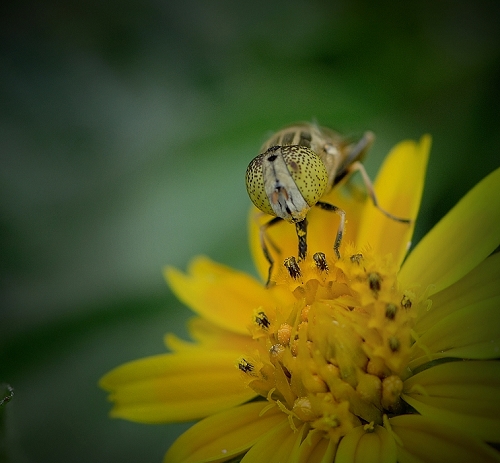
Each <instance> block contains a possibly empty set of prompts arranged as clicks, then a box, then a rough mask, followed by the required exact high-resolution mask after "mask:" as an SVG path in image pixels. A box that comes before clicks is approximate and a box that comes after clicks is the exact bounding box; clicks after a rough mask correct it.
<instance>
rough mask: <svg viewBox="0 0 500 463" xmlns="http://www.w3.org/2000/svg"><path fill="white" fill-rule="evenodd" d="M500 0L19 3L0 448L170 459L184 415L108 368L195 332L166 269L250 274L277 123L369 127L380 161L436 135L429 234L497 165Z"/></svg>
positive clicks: (2, 204) (12, 61) (421, 228)
mask: <svg viewBox="0 0 500 463" xmlns="http://www.w3.org/2000/svg"><path fill="white" fill-rule="evenodd" d="M499 5H500V4H499V2H497V1H496V0H491V1H488V0H476V1H474V2H471V1H462V2H460V1H435V0H422V1H418V2H396V1H381V2H368V1H361V0H355V1H348V0H337V1H326V0H325V1H321V0H313V1H305V0H278V1H270V0H254V1H252V2H235V1H230V0H226V1H219V0H216V1H210V2H208V1H207V2H205V1H203V0H183V1H182V2H179V1H168V0H156V1H155V0H125V1H122V2H114V1H109V2H105V1H104V2H103V1H101V0H88V1H85V2H75V1H73V0H69V1H63V0H44V1H36V0H20V1H17V2H8V3H7V5H4V6H3V7H2V14H1V17H0V159H1V161H0V237H1V249H0V252H1V256H0V257H1V258H0V278H1V312H0V356H1V358H0V382H6V383H8V384H11V385H12V386H13V388H14V389H15V396H14V398H13V400H12V401H10V402H9V403H7V404H4V406H3V407H2V408H1V409H0V415H1V416H0V420H1V426H0V461H12V462H23V463H24V462H26V463H31V462H37V463H38V462H50V463H58V462H68V461H71V462H121V463H127V462H137V461H141V462H143V463H147V462H160V461H161V459H162V457H163V454H164V452H165V451H166V449H167V448H168V446H169V445H170V443H172V441H173V440H174V439H175V437H176V436H177V435H179V433H180V432H181V431H182V430H183V429H185V427H186V425H157V426H149V425H140V424H135V423H129V422H126V421H121V420H110V419H109V418H108V416H107V413H108V411H109V408H110V405H109V404H108V403H107V402H106V394H105V393H104V392H103V391H101V390H99V389H98V387H97V381H98V379H99V377H100V376H102V375H103V374H104V373H105V372H106V371H108V370H109V369H111V368H113V367H114V366H117V365H119V364H121V363H123V362H125V361H128V360H132V359H135V358H139V357H142V356H146V355H152V354H156V353H159V352H163V351H164V347H163V344H162V337H163V335H164V333H165V332H167V331H172V330H173V331H176V332H178V333H184V328H183V323H184V321H185V320H186V319H187V318H188V317H189V315H190V313H189V311H188V310H187V309H186V308H185V307H183V306H182V304H180V303H179V302H178V301H177V300H175V298H174V297H173V295H172V293H171V292H170V291H169V289H168V288H167V287H166V285H165V284H164V282H163V279H162V274H161V270H162V268H163V266H165V265H167V264H168V265H174V266H177V267H180V268H182V269H184V268H185V267H186V265H187V263H188V262H189V260H190V259H191V258H192V257H193V256H195V255H197V254H201V253H203V254H207V255H209V256H210V257H212V258H213V259H215V260H218V261H220V262H224V263H227V264H230V265H232V266H235V267H237V268H240V269H243V270H248V271H251V272H253V268H252V263H251V260H250V255H249V252H248V250H247V236H246V216H247V210H248V206H249V200H248V198H247V194H246V191H245V186H244V172H245V169H246V166H247V164H248V162H249V161H250V159H251V158H253V157H254V156H255V155H256V154H257V153H258V149H259V147H260V144H261V143H262V142H263V141H264V140H265V139H266V137H267V136H268V135H269V133H270V132H272V131H273V130H276V129H279V128H281V127H282V126H283V125H286V124H289V123H291V122H295V121H300V120H317V121H319V122H320V123H322V124H323V125H327V126H331V127H333V128H335V129H337V130H339V131H341V132H343V133H346V134H361V133H362V132H363V131H365V130H366V129H371V130H373V131H374V132H375V133H376V134H377V137H378V138H377V141H376V144H375V146H374V147H373V149H372V151H371V153H370V156H369V157H368V159H367V160H366V163H365V164H366V166H367V170H368V172H369V173H370V174H371V176H372V177H374V176H375V174H376V172H377V169H378V166H379V165H380V163H381V162H382V159H383V157H384V155H385V154H386V153H387V152H388V150H389V149H390V147H391V146H393V145H394V144H395V143H397V142H398V141H400V140H402V139H405V138H413V139H417V138H419V137H420V136H421V135H422V134H423V133H431V134H432V136H433V141H434V143H433V149H432V156H431V159H430V164H429V174H428V177H427V183H426V188H425V191H424V198H423V204H422V212H421V216H420V220H419V223H418V227H417V230H416V237H415V238H416V241H418V239H419V238H420V237H421V236H423V234H424V233H425V232H426V231H427V230H429V229H430V227H431V226H432V225H433V224H434V223H436V222H437V220H438V219H439V218H440V217H441V216H442V215H443V214H444V213H445V212H446V211H447V210H449V209H450V208H451V207H452V206H453V204H454V203H455V202H456V201H457V200H458V199H459V198H460V197H461V196H463V195H464V194H465V193H466V191H467V190H468V189H470V188H471V187H472V186H473V185H474V184H475V183H477V182H478V181H479V180H480V179H481V178H482V177H484V176H485V175H486V174H488V173H489V172H491V171H492V170H493V169H494V168H496V167H498V165H499V164H500V156H499V146H500V130H499V127H500V110H499V107H500V105H499V101H500V28H499V26H498V24H499V18H500V16H499ZM404 174H405V173H404V172H402V173H401V175H404ZM456 232H457V234H458V233H460V230H457V231H456ZM478 239H480V237H478ZM200 387H203V386H202V385H200Z"/></svg>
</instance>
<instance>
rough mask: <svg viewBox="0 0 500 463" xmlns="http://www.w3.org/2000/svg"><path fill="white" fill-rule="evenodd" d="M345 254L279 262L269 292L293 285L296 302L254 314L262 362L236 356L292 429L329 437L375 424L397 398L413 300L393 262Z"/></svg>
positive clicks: (355, 252)
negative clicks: (303, 427) (303, 424)
mask: <svg viewBox="0 0 500 463" xmlns="http://www.w3.org/2000/svg"><path fill="white" fill-rule="evenodd" d="M348 251H351V252H346V253H345V257H343V258H341V259H340V260H338V259H337V258H335V256H333V255H331V256H328V254H326V253H323V252H321V253H316V254H314V255H313V256H312V257H310V258H309V257H306V258H305V259H304V260H301V261H300V267H299V264H298V263H297V261H296V260H295V259H293V258H290V259H286V260H285V261H284V263H283V264H282V270H281V271H280V272H277V277H276V281H274V285H273V287H272V289H271V290H273V291H281V290H282V289H283V290H288V291H291V292H292V294H293V295H294V296H295V302H293V303H292V304H290V305H289V306H278V307H276V312H275V318H272V320H270V319H269V318H268V317H267V316H265V314H264V313H263V312H260V311H258V312H256V315H255V323H256V324H257V325H259V326H260V327H261V328H264V330H261V333H263V334H262V335H261V336H259V337H258V342H259V343H261V345H262V349H261V350H260V352H261V354H260V355H261V360H262V362H261V363H259V365H261V366H260V367H258V366H257V364H256V365H254V364H253V363H250V362H247V361H243V360H240V363H239V368H240V370H242V371H243V372H244V373H246V377H247V378H250V380H249V381H248V384H249V386H250V387H251V388H253V389H254V390H255V391H256V392H257V393H259V394H261V395H262V396H264V397H265V398H267V399H268V400H270V401H271V402H273V403H275V404H277V405H278V406H279V408H280V409H281V410H282V411H285V412H286V413H287V414H288V415H289V421H290V423H291V426H292V427H294V426H296V423H297V422H296V420H300V421H303V422H307V423H309V426H310V427H311V428H312V429H316V430H317V432H320V433H324V434H325V437H329V438H330V439H333V440H339V439H341V438H342V436H344V435H345V434H346V433H347V432H349V430H351V429H352V428H353V427H355V426H359V425H370V423H371V426H374V425H382V424H383V416H384V415H385V414H388V413H391V411H393V410H395V409H396V408H397V407H398V406H399V404H400V403H401V400H400V396H401V394H402V385H403V380H404V379H405V377H406V376H405V375H407V374H408V372H407V369H406V366H407V364H408V360H409V358H410V347H411V343H412V336H411V334H412V324H413V320H414V319H415V314H414V311H415V310H417V309H418V307H419V304H420V303H419V302H418V301H419V299H418V296H417V295H416V294H415V293H413V292H411V291H405V289H404V288H400V284H399V282H398V279H397V272H396V266H394V265H393V264H392V263H391V262H390V259H388V258H386V259H383V260H382V259H378V258H376V257H375V256H374V255H373V253H372V252H371V251H370V250H367V249H362V250H355V249H348ZM280 288H282V289H280ZM422 304H425V301H424V302H422ZM273 317H274V315H273ZM259 368H261V370H260V371H257V370H258V369H259ZM252 378H253V379H252ZM294 423H295V424H294Z"/></svg>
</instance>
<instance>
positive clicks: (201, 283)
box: [165, 257, 292, 334]
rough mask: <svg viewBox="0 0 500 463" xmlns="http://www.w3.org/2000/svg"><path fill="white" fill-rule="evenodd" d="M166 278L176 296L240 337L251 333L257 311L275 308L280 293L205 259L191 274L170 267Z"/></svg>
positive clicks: (195, 262) (203, 315)
mask: <svg viewBox="0 0 500 463" xmlns="http://www.w3.org/2000/svg"><path fill="white" fill-rule="evenodd" d="M165 278H166V279H167V281H168V284H169V285H170V287H171V288H172V290H173V291H174V293H175V294H176V296H177V297H178V298H179V299H180V300H181V301H182V302H184V303H185V304H186V305H187V306H189V307H190V308H191V309H193V310H194V311H195V312H196V313H198V315H200V316H201V317H203V318H205V319H206V320H209V321H210V322H212V323H213V324H215V325H217V326H219V327H221V328H224V329H227V330H229V331H232V332H234V333H238V334H248V329H247V327H248V326H249V325H250V324H251V322H252V313H253V311H254V310H255V309H258V308H259V307H262V309H263V310H266V308H269V307H272V308H274V307H275V305H276V300H275V296H276V295H277V294H278V293H277V290H276V291H271V290H266V289H265V288H264V286H263V285H262V284H261V283H259V282H257V281H256V280H254V279H253V278H252V277H250V276H249V275H247V274H245V273H243V272H237V271H236V270H233V269H231V268H229V267H226V266H224V265H221V264H216V263H215V262H212V261H210V260H209V259H207V258H206V257H198V258H197V259H195V260H194V261H193V262H192V264H191V265H190V268H189V274H188V275H185V274H184V273H182V272H179V271H178V270H176V269H173V268H167V269H166V270H165ZM279 294H280V295H281V294H282V293H279ZM289 298H290V300H291V298H292V296H291V295H289ZM280 302H281V301H280Z"/></svg>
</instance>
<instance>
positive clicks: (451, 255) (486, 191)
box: [400, 168, 500, 292]
mask: <svg viewBox="0 0 500 463" xmlns="http://www.w3.org/2000/svg"><path fill="white" fill-rule="evenodd" d="M499 217H500V168H499V169H497V170H495V171H494V172H492V173H491V174H490V175H488V176H487V177H486V178H484V179H483V180H482V181H481V182H480V183H479V184H477V185H476V186H475V187H474V188H473V189H472V190H471V191H469V193H467V194H466V195H465V196H464V197H463V198H462V199H461V200H460V201H459V202H458V204H457V205H456V206H455V207H454V208H453V209H452V210H451V211H450V212H449V213H448V214H446V216H445V217H444V218H443V219H441V221H440V222H438V224H437V225H436V226H435V227H434V228H433V229H432V230H431V231H430V232H429V233H428V234H427V235H426V236H425V237H424V238H423V239H422V241H420V243H419V244H418V245H417V247H416V248H415V249H414V250H413V251H412V252H411V253H410V255H409V256H408V259H407V261H406V262H405V263H404V265H403V268H402V269H401V272H400V281H401V283H402V284H403V286H410V285H413V284H415V283H417V284H419V285H420V286H421V288H422V289H425V288H426V287H427V286H428V285H431V284H432V285H433V292H438V291H441V290H442V289H444V288H446V287H448V286H450V285H452V284H453V283H455V282H456V281H458V280H459V279H460V278H462V277H463V276H464V275H466V274H467V273H468V272H470V271H471V270H472V269H474V268H475V267H476V266H477V265H478V264H479V263H480V262H482V261H483V260H484V259H485V258H486V257H487V256H488V255H489V254H490V253H491V252H493V250H494V249H495V248H496V247H497V246H498V244H499V239H500V220H499Z"/></svg>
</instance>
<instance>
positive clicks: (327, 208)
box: [316, 201, 345, 259]
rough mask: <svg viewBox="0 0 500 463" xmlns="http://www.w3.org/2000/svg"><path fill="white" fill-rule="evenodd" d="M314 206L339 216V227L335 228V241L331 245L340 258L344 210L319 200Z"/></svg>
mask: <svg viewBox="0 0 500 463" xmlns="http://www.w3.org/2000/svg"><path fill="white" fill-rule="evenodd" d="M316 206H319V207H321V209H324V210H325V211H330V212H335V214H338V215H339V216H340V223H339V228H337V236H336V237H335V243H334V245H333V251H334V252H335V255H336V256H337V259H340V252H339V248H340V244H341V243H342V237H343V236H344V228H345V211H344V210H343V209H340V207H337V206H334V205H333V204H329V203H323V202H321V201H319V202H317V203H316Z"/></svg>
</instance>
